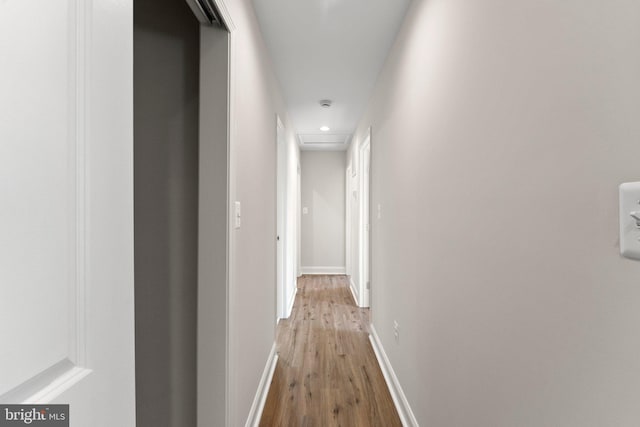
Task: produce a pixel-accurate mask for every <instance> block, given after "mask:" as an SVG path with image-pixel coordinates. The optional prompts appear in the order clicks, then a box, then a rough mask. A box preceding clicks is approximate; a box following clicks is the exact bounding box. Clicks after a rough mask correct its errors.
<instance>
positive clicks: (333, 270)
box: [302, 267, 347, 274]
mask: <svg viewBox="0 0 640 427" xmlns="http://www.w3.org/2000/svg"><path fill="white" fill-rule="evenodd" d="M346 272H347V269H346V268H345V267H302V274H346Z"/></svg>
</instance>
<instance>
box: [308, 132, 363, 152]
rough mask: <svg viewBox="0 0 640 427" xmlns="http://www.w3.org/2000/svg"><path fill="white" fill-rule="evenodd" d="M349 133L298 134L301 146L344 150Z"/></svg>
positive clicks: (349, 136) (347, 142)
mask: <svg viewBox="0 0 640 427" xmlns="http://www.w3.org/2000/svg"><path fill="white" fill-rule="evenodd" d="M350 138H351V135H349V134H344V133H341V134H326V133H323V134H309V133H306V134H298V140H299V141H300V147H301V148H303V149H304V148H316V149H327V150H344V149H346V148H347V147H348V146H349V141H350Z"/></svg>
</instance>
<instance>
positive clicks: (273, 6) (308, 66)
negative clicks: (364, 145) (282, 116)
mask: <svg viewBox="0 0 640 427" xmlns="http://www.w3.org/2000/svg"><path fill="white" fill-rule="evenodd" d="M253 2H254V5H255V8H256V13H257V15H258V20H259V21H260V26H261V28H262V32H263V35H264V38H265V40H266V43H267V46H268V48H269V51H270V54H271V58H272V61H273V64H274V67H275V69H276V74H277V77H278V80H279V81H280V85H281V87H282V90H283V91H284V96H285V101H286V103H287V109H288V113H289V117H290V119H291V120H292V122H293V125H294V127H295V128H296V132H297V133H298V134H303V135H305V136H306V138H307V140H313V139H314V138H313V135H321V134H323V135H324V136H326V134H337V135H339V137H337V138H336V140H343V141H344V140H345V136H346V141H347V142H348V141H349V138H348V137H349V136H350V135H351V134H352V133H353V132H354V130H355V127H356V124H357V122H358V120H359V119H360V117H361V115H362V114H363V113H364V107H365V106H366V103H367V101H368V100H369V96H370V95H371V91H372V89H373V87H374V84H375V81H376V78H377V76H378V74H379V72H380V69H381V67H382V65H383V63H384V60H385V58H386V57H387V53H388V51H389V49H390V47H391V45H392V43H393V40H394V39H395V35H396V33H397V31H398V28H399V27H400V24H401V22H402V18H403V17H404V14H405V11H406V9H407V7H408V5H409V3H410V0H253ZM321 99H331V100H332V101H333V105H332V106H331V107H330V108H322V107H320V105H319V103H318V102H319V101H320V100H321ZM320 126H328V127H329V128H331V130H330V131H329V132H321V131H320ZM325 139H326V138H325ZM303 147H304V145H303ZM326 147H327V148H329V149H336V148H346V144H342V146H341V145H340V144H337V145H336V144H327V145H326Z"/></svg>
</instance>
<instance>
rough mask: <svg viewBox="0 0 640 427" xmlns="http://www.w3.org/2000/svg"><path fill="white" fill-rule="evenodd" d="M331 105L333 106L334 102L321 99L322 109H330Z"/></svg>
mask: <svg viewBox="0 0 640 427" xmlns="http://www.w3.org/2000/svg"><path fill="white" fill-rule="evenodd" d="M331 104H333V102H332V101H331V100H330V99H321V100H320V106H321V107H322V108H329V107H331Z"/></svg>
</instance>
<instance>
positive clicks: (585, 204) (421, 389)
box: [355, 0, 640, 427]
mask: <svg viewBox="0 0 640 427" xmlns="http://www.w3.org/2000/svg"><path fill="white" fill-rule="evenodd" d="M639 16H640V2H632V1H622V0H588V1H584V0H567V1H561V2H558V1H550V0H543V1H535V2H531V1H513V0H485V1H482V2H469V1H466V0H428V1H415V2H414V3H413V4H412V7H411V9H410V11H409V12H408V13H407V18H406V21H405V23H404V25H403V28H402V30H401V32H400V34H399V36H398V39H397V42H396V44H395V46H394V48H393V49H392V52H391V54H390V57H389V59H388V61H387V64H386V66H385V69H384V70H383V72H382V73H381V76H380V79H379V81H378V84H377V87H376V90H375V93H374V95H373V97H372V100H371V102H370V104H369V107H368V111H367V113H366V115H365V116H364V118H363V120H362V122H361V123H360V125H359V130H358V132H357V135H356V138H355V139H356V140H357V141H361V140H362V138H364V135H365V133H366V129H367V127H368V126H369V125H372V127H373V129H372V142H371V144H372V155H373V165H372V174H373V176H372V179H373V182H372V185H373V200H372V207H373V210H372V212H373V213H374V215H373V219H372V225H373V264H372V267H373V278H372V279H373V281H372V295H373V305H372V310H373V320H374V326H375V328H376V330H377V332H378V334H379V335H380V337H381V340H382V343H383V344H384V348H385V350H386V353H387V355H388V356H389V358H390V360H391V363H392V365H393V367H394V369H395V372H396V374H397V375H398V378H399V380H400V382H401V384H402V386H403V388H404V391H405V392H406V394H407V397H408V399H409V402H410V403H411V406H412V408H413V410H414V412H415V414H416V416H417V418H418V421H419V422H420V425H427V426H438V427H454V426H455V427H470V426H473V427H498V426H505V427H506V426H518V427H527V426H531V427H539V426H563V427H598V426H620V427H627V426H628V427H631V426H637V425H640V406H638V401H637V397H638V396H640V357H639V355H640V340H639V339H638V337H640V309H639V307H640V280H638V279H639V278H640V262H637V261H631V260H627V259H623V258H621V257H620V255H619V253H618V250H619V248H618V212H617V211H618V208H617V204H618V201H617V197H618V190H617V187H618V185H619V184H620V183H622V182H625V181H638V180H640V164H639V162H638V159H640V142H639V141H640V120H638V114H639V113H640V77H639V76H640V55H638V46H640V26H639V25H638V17H639ZM378 204H380V205H381V218H380V219H377V215H376V210H377V205H378ZM394 320H397V321H398V323H399V327H400V339H399V341H398V342H395V340H394V337H393V326H392V325H393V321H394Z"/></svg>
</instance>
